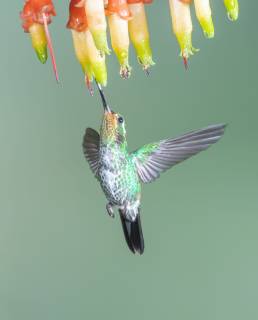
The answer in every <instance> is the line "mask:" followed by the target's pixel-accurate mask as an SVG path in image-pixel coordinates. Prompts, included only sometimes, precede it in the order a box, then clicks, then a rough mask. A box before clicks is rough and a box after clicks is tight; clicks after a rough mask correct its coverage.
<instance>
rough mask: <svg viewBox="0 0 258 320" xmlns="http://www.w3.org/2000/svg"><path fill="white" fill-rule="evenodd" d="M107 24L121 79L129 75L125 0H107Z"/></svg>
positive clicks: (126, 7) (128, 17) (127, 17)
mask: <svg viewBox="0 0 258 320" xmlns="http://www.w3.org/2000/svg"><path fill="white" fill-rule="evenodd" d="M106 14H107V16H108V24H109V29H110V36H111V43H112V48H113V49H114V52H115V54H116V56H117V59H118V61H119V64H120V66H121V67H120V75H121V77H122V78H123V79H127V78H129V76H130V72H131V67H130V65H129V61H128V56H129V33H128V19H130V18H131V14H130V11H129V8H128V5H127V2H126V0H109V1H108V5H107V7H106Z"/></svg>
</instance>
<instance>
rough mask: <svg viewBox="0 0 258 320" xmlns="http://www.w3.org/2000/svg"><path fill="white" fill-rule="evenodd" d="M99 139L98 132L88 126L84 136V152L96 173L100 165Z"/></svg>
mask: <svg viewBox="0 0 258 320" xmlns="http://www.w3.org/2000/svg"><path fill="white" fill-rule="evenodd" d="M99 141H100V137H99V134H98V132H97V131H95V130H94V129H91V128H87V129H86V131H85V135H84V138H83V145H82V146H83V153H84V155H85V158H86V159H87V161H88V163H89V165H90V168H91V170H92V172H93V173H94V175H96V173H97V171H98V166H99Z"/></svg>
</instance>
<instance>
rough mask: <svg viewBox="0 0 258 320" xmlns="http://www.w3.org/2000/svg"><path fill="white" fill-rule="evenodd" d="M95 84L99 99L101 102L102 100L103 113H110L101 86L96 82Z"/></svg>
mask: <svg viewBox="0 0 258 320" xmlns="http://www.w3.org/2000/svg"><path fill="white" fill-rule="evenodd" d="M96 84H97V87H98V90H99V94H100V97H101V100H102V105H103V108H104V111H105V112H112V111H111V109H110V108H109V106H108V104H107V101H106V98H105V95H104V92H103V90H102V87H101V85H100V84H99V83H98V82H97V81H96Z"/></svg>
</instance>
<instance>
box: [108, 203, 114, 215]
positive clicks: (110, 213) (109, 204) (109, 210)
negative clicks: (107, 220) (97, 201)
mask: <svg viewBox="0 0 258 320" xmlns="http://www.w3.org/2000/svg"><path fill="white" fill-rule="evenodd" d="M106 209H107V213H108V215H109V216H110V217H111V218H115V214H114V210H113V205H112V203H110V202H109V203H108V204H107V205H106Z"/></svg>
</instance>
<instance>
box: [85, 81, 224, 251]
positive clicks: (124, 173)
mask: <svg viewBox="0 0 258 320" xmlns="http://www.w3.org/2000/svg"><path fill="white" fill-rule="evenodd" d="M97 85H98V84H97ZM98 90H99V93H100V96H101V99H102V104H103V108H104V115H103V119H102V124H101V127H100V133H98V132H97V131H95V130H94V129H92V128H87V129H86V131H85V135H84V138H83V152H84V155H85V157H86V160H87V161H88V163H89V166H90V169H91V171H92V172H93V174H94V175H95V177H96V178H97V180H98V181H99V183H100V186H101V188H102V190H103V192H104V194H105V196H106V198H107V201H108V202H107V205H106V210H107V213H108V215H109V216H111V217H114V209H115V208H116V207H117V208H118V212H119V215H120V219H121V223H122V228H123V232H124V236H125V240H126V242H127V245H128V247H129V249H130V250H131V251H132V252H133V253H138V254H143V252H144V238H143V232H142V226H141V218H140V208H141V186H142V184H143V183H150V182H152V181H154V180H155V179H157V178H158V177H159V176H160V174H161V173H162V172H164V171H166V170H167V169H169V168H171V167H173V166H174V165H176V164H178V163H180V162H182V161H184V160H186V159H188V158H190V157H192V156H194V155H195V154H197V153H199V152H200V151H203V150H205V149H207V148H208V147H209V146H211V145H212V144H214V143H216V142H217V141H218V140H219V139H220V138H221V137H222V135H223V134H224V130H225V127H226V125H225V124H216V125H211V126H208V127H206V128H203V129H200V130H195V131H191V132H188V133H186V134H184V135H181V136H179V137H177V138H169V139H164V140H161V141H158V142H154V143H149V144H146V145H144V146H143V147H141V148H139V149H138V150H135V151H133V152H129V151H128V147H127V141H126V129H125V119H124V117H123V116H122V115H121V114H119V113H116V112H114V111H113V110H111V108H110V107H109V105H108V104H107V101H106V98H105V96H104V93H103V91H102V88H101V86H100V85H98Z"/></svg>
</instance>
